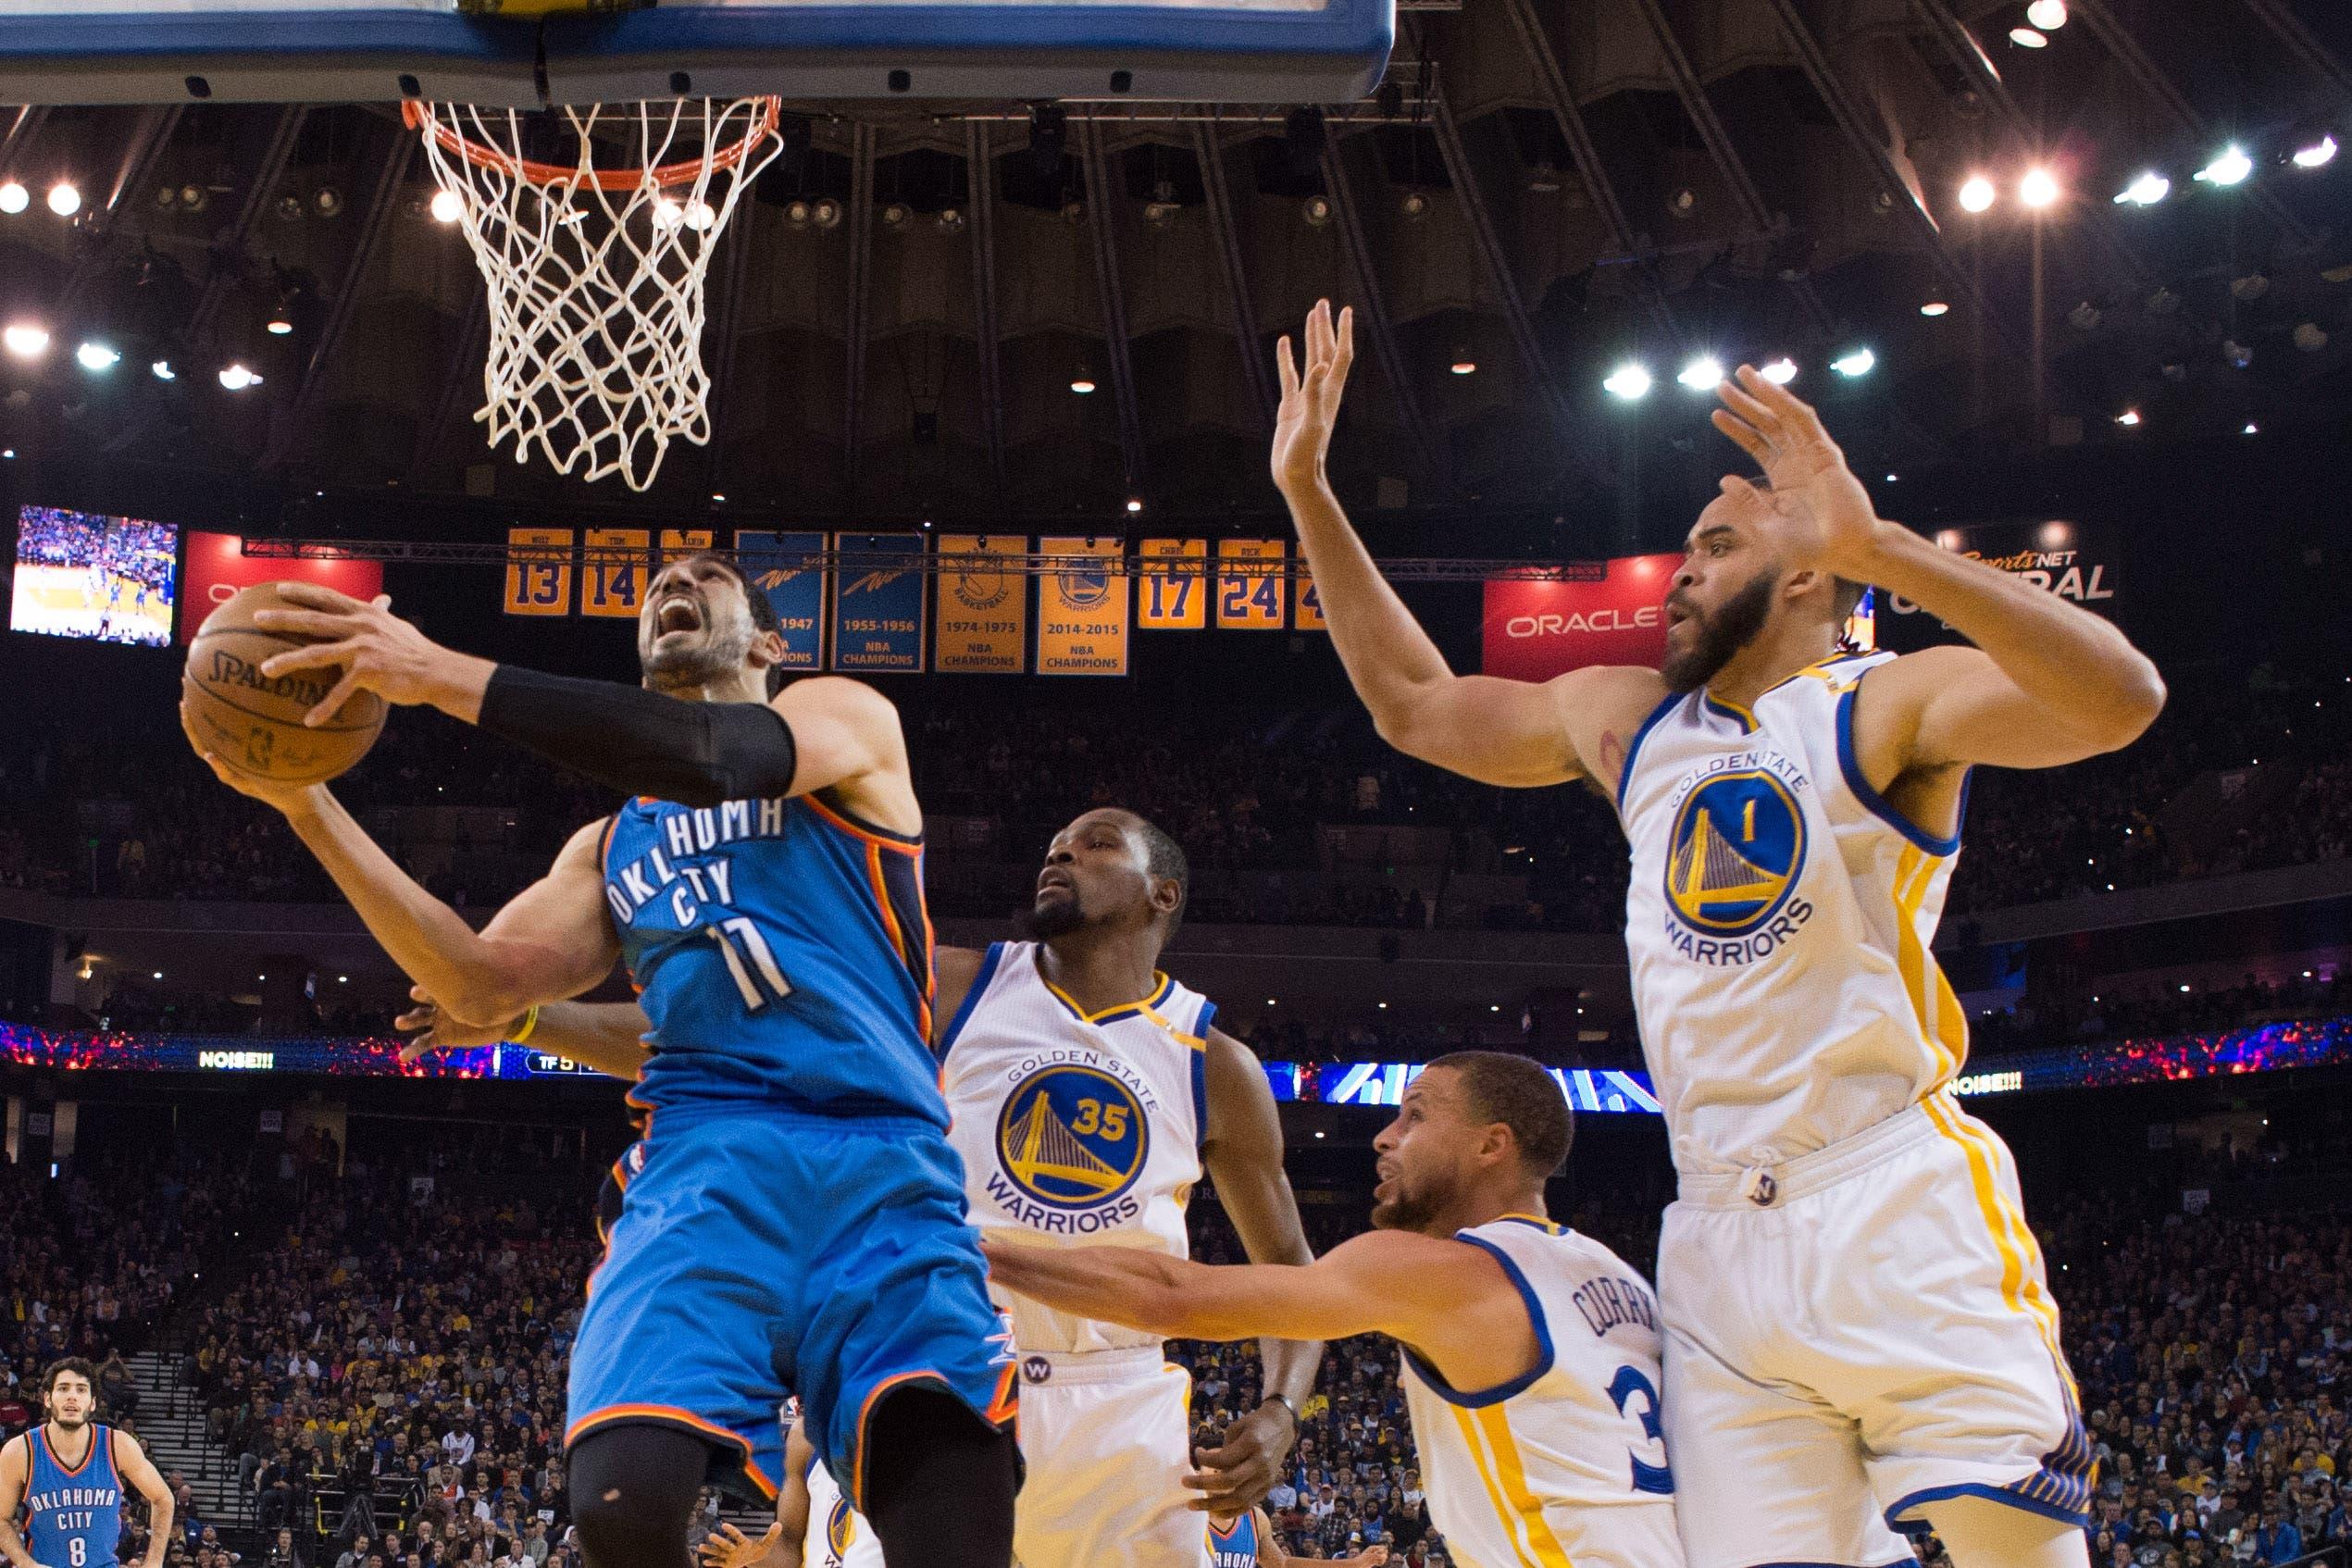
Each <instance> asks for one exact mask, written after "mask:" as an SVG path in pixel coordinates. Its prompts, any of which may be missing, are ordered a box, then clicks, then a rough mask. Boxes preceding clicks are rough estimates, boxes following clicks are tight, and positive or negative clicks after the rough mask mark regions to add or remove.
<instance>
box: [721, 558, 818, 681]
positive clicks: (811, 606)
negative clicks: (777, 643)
mask: <svg viewBox="0 0 2352 1568" xmlns="http://www.w3.org/2000/svg"><path fill="white" fill-rule="evenodd" d="M824 554H825V536H824V535H823V534H821V533H776V532H772V531H770V530H769V529H736V530H735V564H736V566H740V568H742V572H743V575H744V576H745V577H747V578H749V579H751V581H752V586H753V588H756V589H758V590H759V591H761V592H763V593H765V594H766V595H767V602H768V603H769V604H773V605H774V606H776V618H777V620H778V623H779V625H780V627H781V629H782V631H783V634H784V656H783V658H781V659H779V660H778V661H777V664H778V667H780V668H783V669H821V668H823V667H824V664H825V589H826V579H827V578H828V576H829V575H830V574H828V572H827V571H826V570H825V567H824V564H823V557H824Z"/></svg>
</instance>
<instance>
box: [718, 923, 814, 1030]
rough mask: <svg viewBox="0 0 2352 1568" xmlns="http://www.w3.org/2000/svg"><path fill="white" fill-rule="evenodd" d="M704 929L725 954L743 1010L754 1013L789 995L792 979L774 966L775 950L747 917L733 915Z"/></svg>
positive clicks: (729, 972)
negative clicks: (787, 977) (739, 994)
mask: <svg viewBox="0 0 2352 1568" xmlns="http://www.w3.org/2000/svg"><path fill="white" fill-rule="evenodd" d="M703 930H705V931H707V932H709V933H710V938H711V940H713V941H715V942H716V943H718V951H719V952H722V953H724V954H726V956H727V972H728V974H729V975H732V976H734V977H735V989H737V990H739V991H740V992H741V993H742V995H743V1008H744V1010H745V1011H746V1012H750V1013H756V1012H758V1011H759V1010H760V1009H761V1008H763V1007H765V1006H766V1005H767V1004H768V1003H769V1002H781V1001H783V1000H784V999H785V998H786V997H788V996H790V995H791V994H792V982H791V981H790V980H788V979H786V978H785V977H784V971H783V970H782V969H780V968H778V967H777V964H776V954H775V952H773V951H772V950H771V949H770V948H769V947H768V945H767V939H766V938H765V937H764V936H762V935H760V928H759V927H757V926H754V925H753V924H752V921H751V917H750V916H748V915H729V916H728V917H727V918H726V919H724V920H722V921H720V922H718V924H716V925H715V926H705V927H703Z"/></svg>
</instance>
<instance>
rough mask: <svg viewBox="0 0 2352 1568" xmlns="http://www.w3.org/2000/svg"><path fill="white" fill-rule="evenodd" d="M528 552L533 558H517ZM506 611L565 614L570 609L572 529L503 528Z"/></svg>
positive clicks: (519, 613)
mask: <svg viewBox="0 0 2352 1568" xmlns="http://www.w3.org/2000/svg"><path fill="white" fill-rule="evenodd" d="M522 555H529V556H534V557H536V559H518V556H522ZM506 613H507V614H508V615H510V616H568V615H570V614H571V613H572V530H571V529H507V530H506Z"/></svg>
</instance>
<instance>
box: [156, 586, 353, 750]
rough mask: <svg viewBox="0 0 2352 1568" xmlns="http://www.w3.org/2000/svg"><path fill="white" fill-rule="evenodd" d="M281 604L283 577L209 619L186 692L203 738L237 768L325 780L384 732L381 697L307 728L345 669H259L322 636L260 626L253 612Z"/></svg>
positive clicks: (186, 676)
mask: <svg viewBox="0 0 2352 1568" xmlns="http://www.w3.org/2000/svg"><path fill="white" fill-rule="evenodd" d="M280 604H285V601H283V600H281V599H280V597H279V595H278V584H276V583H274V582H264V583H256V584H255V585H254V586H253V587H251V588H247V589H242V590H240V591H238V592H237V594H236V595H235V596H234V597H232V598H230V599H229V600H227V601H226V602H224V603H223V604H221V606H220V607H219V608H218V609H217V610H215V611H213V613H212V614H211V615H209V616H205V624H204V625H203V627H201V628H199V629H198V630H197V633H196V640H195V641H193V642H192V643H190V644H189V645H188V666H187V669H186V671H185V672H184V673H183V674H182V675H181V677H180V695H181V698H182V700H183V701H184V702H185V703H187V705H188V717H189V721H190V723H191V724H192V725H193V727H194V729H195V732H196V736H197V739H198V740H200V741H201V742H202V744H203V746H204V748H205V750H207V751H209V752H211V753H212V754H213V755H214V756H216V757H218V758H219V759H220V760H221V761H222V762H223V763H225V764H226V765H229V766H230V767H232V768H234V769H236V770H237V771H238V772H239V773H243V774H248V775H250V776H252V777H253V778H267V779H269V780H271V781H272V782H274V783H280V784H322V783H324V782H326V781H327V780H328V779H330V778H336V777H337V776H339V775H341V774H342V773H344V772H345V771H347V770H348V769H349V768H350V767H351V765H353V764H354V763H355V762H357V761H358V760H359V759H360V758H361V757H364V756H366V755H367V749H368V748H369V747H370V746H373V745H374V744H375V743H376V737H377V736H379V735H380V734H382V733H383V729H384V700H383V699H382V698H381V697H379V696H378V695H376V693H374V692H373V691H362V692H359V693H357V694H356V695H355V696H353V697H352V698H351V699H350V701H348V702H346V703H343V705H342V711H341V712H339V713H337V714H336V715H335V716H333V717H332V718H331V719H330V720H329V721H328V722H327V723H325V724H322V725H319V726H318V727H317V728H310V727H308V726H305V724H304V723H303V721H302V716H303V715H305V713H308V712H309V711H310V710H311V709H312V708H313V707H315V706H316V705H317V704H318V703H321V702H324V701H325V700H326V698H327V694H328V693H329V692H330V691H333V690H334V689H335V682H336V681H338V680H340V679H342V673H343V672H342V666H340V665H337V666H329V667H327V668H324V669H306V670H296V671H293V672H292V673H291V674H287V675H282V676H280V677H278V678H275V679H271V678H268V677H267V676H265V675H263V674H262V673H261V666H262V662H263V661H264V660H266V659H268V658H269V657H270V656H271V655H272V654H274V653H284V652H285V651H286V650H287V649H289V648H300V647H305V646H306V645H308V644H309V643H311V642H313V641H317V639H315V638H309V637H297V636H293V635H291V634H289V633H285V632H278V631H264V630H262V629H261V628H259V627H257V626H255V624H254V612H255V611H256V610H266V609H271V608H275V607H277V606H279V605H280ZM287 607H289V608H292V607H294V606H292V605H288V606H287Z"/></svg>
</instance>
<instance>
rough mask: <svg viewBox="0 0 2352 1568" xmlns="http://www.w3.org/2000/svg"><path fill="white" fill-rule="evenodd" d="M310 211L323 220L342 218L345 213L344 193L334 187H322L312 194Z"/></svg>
mask: <svg viewBox="0 0 2352 1568" xmlns="http://www.w3.org/2000/svg"><path fill="white" fill-rule="evenodd" d="M310 210H311V211H313V212H315V213H317V215H318V216H319V217H321V218H340V217H342V211H343V193H342V192H341V191H338V190H336V189H335V188H334V187H333V186H332V185H321V186H320V187H318V189H317V191H315V192H313V193H311V197H310Z"/></svg>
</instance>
